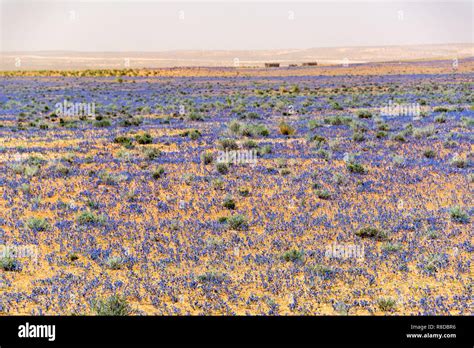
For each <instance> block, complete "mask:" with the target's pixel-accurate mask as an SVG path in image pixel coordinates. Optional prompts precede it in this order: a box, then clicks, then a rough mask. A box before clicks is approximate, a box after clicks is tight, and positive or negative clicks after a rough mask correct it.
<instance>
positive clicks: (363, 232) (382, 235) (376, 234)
mask: <svg viewBox="0 0 474 348" xmlns="http://www.w3.org/2000/svg"><path fill="white" fill-rule="evenodd" d="M355 235H356V236H358V237H361V238H375V239H379V240H383V239H387V238H388V234H387V232H386V231H384V230H380V229H378V228H375V227H370V226H369V227H363V228H361V229H359V230H357V231H356V232H355Z"/></svg>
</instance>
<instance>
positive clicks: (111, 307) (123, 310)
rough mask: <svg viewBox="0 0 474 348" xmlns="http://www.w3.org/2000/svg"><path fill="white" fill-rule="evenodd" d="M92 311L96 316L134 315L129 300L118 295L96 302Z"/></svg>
mask: <svg viewBox="0 0 474 348" xmlns="http://www.w3.org/2000/svg"><path fill="white" fill-rule="evenodd" d="M92 309H93V311H94V312H95V314H96V315H105V316H126V315H130V314H132V309H131V307H130V305H129V304H128V302H127V299H126V298H125V297H121V296H118V295H112V296H110V297H108V298H107V299H105V300H98V301H94V302H93V304H92Z"/></svg>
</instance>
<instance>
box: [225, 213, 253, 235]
mask: <svg viewBox="0 0 474 348" xmlns="http://www.w3.org/2000/svg"><path fill="white" fill-rule="evenodd" d="M227 224H228V225H229V228H230V229H232V230H237V231H245V230H247V229H248V222H247V218H246V217H245V216H243V215H240V214H237V215H232V216H231V217H229V218H227Z"/></svg>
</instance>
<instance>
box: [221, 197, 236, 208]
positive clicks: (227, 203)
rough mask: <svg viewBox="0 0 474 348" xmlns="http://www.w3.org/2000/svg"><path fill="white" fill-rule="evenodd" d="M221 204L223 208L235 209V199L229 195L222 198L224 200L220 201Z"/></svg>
mask: <svg viewBox="0 0 474 348" xmlns="http://www.w3.org/2000/svg"><path fill="white" fill-rule="evenodd" d="M222 206H223V207H224V208H227V209H230V210H234V209H235V200H234V199H233V198H232V197H230V196H227V197H226V198H225V199H224V202H223V203H222Z"/></svg>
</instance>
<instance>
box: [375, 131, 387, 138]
mask: <svg viewBox="0 0 474 348" xmlns="http://www.w3.org/2000/svg"><path fill="white" fill-rule="evenodd" d="M387 135H388V134H387V132H384V131H378V132H377V133H376V134H375V137H376V138H377V139H382V138H386V137H387Z"/></svg>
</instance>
